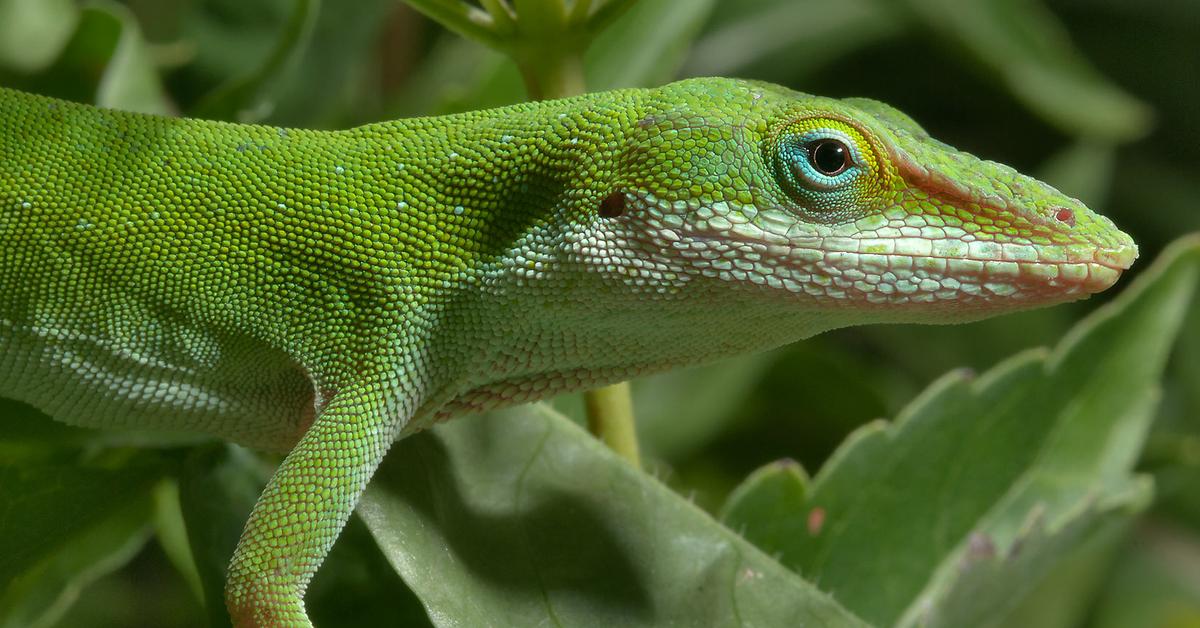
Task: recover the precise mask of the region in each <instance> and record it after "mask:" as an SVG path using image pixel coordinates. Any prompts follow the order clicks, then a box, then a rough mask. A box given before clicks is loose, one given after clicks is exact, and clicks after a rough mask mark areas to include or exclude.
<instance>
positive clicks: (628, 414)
mask: <svg viewBox="0 0 1200 628" xmlns="http://www.w3.org/2000/svg"><path fill="white" fill-rule="evenodd" d="M583 402H584V405H585V406H586V407H587V422H588V430H589V431H591V433H592V434H594V435H596V438H599V439H600V440H601V441H603V442H604V444H605V445H608V447H609V449H612V450H613V451H615V452H616V453H617V455H618V456H621V457H622V458H624V459H626V460H628V461H629V463H630V464H632V465H633V466H635V467H638V468H641V466H642V461H641V456H640V455H639V454H638V442H637V429H636V428H635V425H634V419H633V397H632V396H631V395H630V394H629V382H621V383H619V384H613V385H611V386H605V387H603V388H597V389H595V390H589V391H587V392H585V393H583Z"/></svg>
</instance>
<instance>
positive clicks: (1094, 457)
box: [729, 237, 1200, 624]
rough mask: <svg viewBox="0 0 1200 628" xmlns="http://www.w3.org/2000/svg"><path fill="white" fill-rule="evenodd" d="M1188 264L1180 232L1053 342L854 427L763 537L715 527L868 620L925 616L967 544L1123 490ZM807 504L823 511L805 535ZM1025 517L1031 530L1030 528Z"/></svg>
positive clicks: (1074, 520) (1185, 292)
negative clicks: (772, 555) (773, 555)
mask: <svg viewBox="0 0 1200 628" xmlns="http://www.w3.org/2000/svg"><path fill="white" fill-rule="evenodd" d="M1198 274H1200V241H1198V240H1197V238H1195V237H1192V238H1188V239H1185V240H1184V241H1183V242H1181V243H1180V244H1178V245H1177V246H1176V247H1174V248H1173V249H1171V251H1169V252H1168V253H1166V254H1164V257H1163V260H1162V261H1161V262H1160V263H1158V264H1156V265H1155V266H1154V268H1152V269H1151V270H1150V271H1148V272H1147V273H1146V274H1145V276H1144V277H1142V278H1141V279H1140V280H1139V281H1138V282H1137V283H1136V284H1135V285H1134V286H1132V287H1131V288H1130V289H1128V290H1127V291H1126V293H1125V294H1123V295H1121V297H1120V298H1119V299H1118V300H1117V301H1116V302H1115V303H1114V304H1112V305H1110V306H1107V307H1105V308H1103V309H1102V310H1100V311H1098V312H1097V313H1096V314H1094V315H1093V316H1091V317H1090V318H1089V319H1087V320H1086V321H1084V322H1083V323H1081V324H1080V325H1078V326H1077V327H1076V329H1075V330H1074V331H1073V332H1072V333H1071V334H1070V336H1069V337H1068V338H1067V339H1065V340H1064V341H1063V342H1062V343H1061V344H1060V346H1059V348H1058V349H1056V350H1055V352H1054V353H1052V354H1050V353H1044V352H1027V353H1024V354H1021V355H1018V356H1016V357H1014V358H1012V359H1010V360H1008V361H1006V362H1004V363H1002V364H1001V365H999V366H997V367H996V368H994V369H992V370H991V371H989V372H988V373H986V374H985V375H983V376H982V377H980V378H978V379H974V378H971V377H969V376H968V375H966V374H963V373H955V374H951V375H950V376H947V377H946V378H943V380H942V381H940V382H938V383H937V384H935V385H934V386H933V387H932V388H931V389H930V390H929V391H928V392H927V393H926V394H925V395H923V396H922V397H921V398H920V399H919V400H917V401H916V402H914V403H913V404H912V405H911V406H910V407H909V408H908V409H907V410H905V411H904V412H902V413H901V416H900V418H899V419H898V420H897V421H896V423H895V424H894V425H891V426H885V425H881V424H872V425H870V426H867V427H865V428H863V429H862V430H860V431H859V432H858V433H856V434H855V435H854V436H852V437H851V438H850V439H849V440H848V441H847V442H846V443H845V444H844V445H843V447H842V448H841V449H840V450H839V451H838V452H837V453H836V454H835V455H834V456H833V458H832V459H831V460H830V461H829V462H828V463H827V465H826V466H825V468H823V469H822V470H821V472H820V473H819V474H818V475H817V477H816V479H815V481H814V483H813V486H812V490H811V492H810V493H809V496H808V497H807V499H806V500H793V501H792V502H791V503H790V504H789V505H788V506H789V508H790V509H789V508H782V507H781V508H780V509H781V510H785V511H786V512H788V513H790V514H788V515H787V516H786V517H785V519H786V521H784V520H779V521H776V522H775V524H774V525H773V526H772V529H773V533H772V534H770V535H765V534H759V535H757V536H756V535H755V532H754V526H753V524H754V520H753V517H746V518H743V519H731V520H730V525H732V526H734V527H735V528H736V527H739V526H746V527H747V530H748V534H749V535H750V538H751V539H752V540H754V541H755V542H756V543H758V544H760V546H761V547H763V548H764V549H765V550H767V551H769V552H778V553H780V554H781V555H782V559H783V561H784V562H785V563H786V564H788V565H789V566H791V567H793V568H794V569H796V570H797V571H798V572H800V573H801V574H803V575H805V576H806V577H807V578H809V579H812V580H814V581H817V582H820V583H821V586H822V588H823V589H824V590H826V591H828V592H831V593H832V594H833V595H834V596H835V597H836V598H837V599H838V600H839V601H841V602H842V603H843V604H845V605H846V606H847V607H848V608H850V609H852V610H854V611H856V612H857V613H859V614H860V615H861V616H863V617H864V618H866V619H868V620H870V621H873V622H876V623H881V624H889V623H894V622H896V621H898V620H900V619H901V618H903V617H907V618H908V619H917V618H920V617H924V616H926V614H927V613H928V612H929V610H930V609H932V608H935V607H936V605H937V604H938V603H939V601H940V600H942V599H944V598H946V597H947V596H950V595H952V593H951V592H952V591H953V590H954V589H955V587H956V586H959V585H960V584H961V580H960V576H961V570H960V569H959V566H960V564H961V561H962V560H963V557H964V556H968V555H969V554H970V552H972V551H974V550H973V549H972V545H973V544H975V545H978V544H979V543H982V544H983V545H984V546H985V547H990V548H992V549H991V550H989V551H991V552H994V553H995V554H996V555H999V556H1004V555H1006V553H1007V552H1009V551H1010V550H1011V548H1012V547H1014V545H1016V544H1017V543H1018V542H1019V541H1022V540H1027V539H1028V538H1030V535H1031V534H1034V532H1036V533H1037V534H1038V535H1042V536H1047V537H1052V538H1053V537H1055V535H1058V534H1060V533H1065V531H1066V530H1068V529H1069V527H1070V526H1072V525H1090V524H1088V521H1089V520H1090V519H1091V518H1092V516H1093V514H1094V513H1097V512H1100V513H1102V512H1104V511H1103V510H1100V511H1094V510H1088V509H1087V508H1084V505H1086V504H1089V503H1095V502H1096V500H1099V503H1109V501H1108V500H1112V499H1115V496H1116V495H1120V494H1123V493H1124V492H1125V491H1127V490H1128V486H1129V484H1128V483H1129V481H1130V476H1129V470H1130V468H1131V467H1132V465H1133V463H1134V460H1135V458H1136V456H1137V454H1138V453H1139V452H1140V450H1141V446H1142V441H1143V439H1144V435H1145V431H1146V429H1147V428H1148V426H1149V424H1150V419H1151V416H1152V412H1151V410H1152V409H1153V407H1154V404H1155V401H1156V398H1157V382H1158V378H1159V377H1160V375H1161V372H1162V368H1163V364H1164V362H1165V360H1166V357H1167V355H1168V352H1169V349H1170V346H1171V343H1172V341H1173V340H1174V337H1175V334H1176V332H1177V331H1178V329H1179V325H1180V323H1181V320H1182V318H1183V316H1184V313H1185V312H1186V310H1187V307H1188V304H1189V303H1190V300H1191V297H1192V293H1193V291H1194V289H1195V286H1196V280H1197V275H1198ZM935 461H936V464H934V462H935ZM738 495H739V496H740V499H742V500H745V499H748V498H750V497H752V494H748V493H747V492H746V491H741V492H739V493H738ZM1135 501H1136V500H1135ZM739 510H741V511H743V512H744V511H745V509H741V508H739V506H738V505H737V504H733V505H731V506H730V507H729V511H730V512H738V511H739ZM814 512H818V513H819V517H820V518H821V519H822V520H823V522H824V523H823V525H822V526H820V527H819V528H817V529H816V530H815V531H814V530H813V528H812V527H811V525H810V521H811V518H812V517H813V516H814V514H813V513H814ZM1034 512H1040V513H1041V514H1040V515H1038V520H1039V521H1040V523H1039V526H1043V527H1044V529H1042V528H1039V527H1034V528H1030V527H1029V522H1030V517H1031V513H1034ZM1089 513H1093V514H1089ZM789 529H790V531H789ZM881 548H886V551H881ZM1042 564H1043V565H1044V564H1045V563H1042ZM1038 569H1042V567H1038V568H1037V569H1032V568H1031V569H1030V570H1029V571H1027V572H1025V573H1024V577H1025V579H1026V580H1034V579H1036V578H1037V577H1039V575H1040V572H1039V571H1038ZM1013 593H1019V592H1014V591H1011V590H1008V589H1005V588H1004V587H1002V586H998V587H996V588H995V589H994V590H993V591H992V594H994V595H1011V594H1013ZM975 602H976V606H978V607H986V605H987V604H986V600H981V599H976V600H975ZM906 613H907V615H906Z"/></svg>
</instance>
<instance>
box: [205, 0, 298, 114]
mask: <svg viewBox="0 0 1200 628" xmlns="http://www.w3.org/2000/svg"><path fill="white" fill-rule="evenodd" d="M320 6H321V4H320V0H292V11H291V14H290V15H289V16H288V20H287V23H286V24H284V26H283V28H282V32H281V33H280V35H279V37H278V39H277V41H276V42H275V46H274V47H273V48H272V50H271V51H270V53H269V54H268V55H266V56H265V57H264V58H263V59H262V60H261V61H260V62H259V64H258V65H257V67H255V68H254V69H253V71H251V72H249V73H240V74H238V75H236V77H235V78H233V79H231V80H229V81H227V82H225V83H224V84H223V85H221V86H220V87H218V88H217V89H216V90H214V91H213V92H211V93H210V94H209V95H208V96H206V97H205V98H204V99H203V100H201V101H200V103H199V104H198V105H197V106H196V107H195V109H193V110H192V112H191V115H193V116H196V117H200V118H208V119H212V120H233V121H237V122H258V121H260V120H262V119H264V118H266V117H267V116H268V115H270V114H271V112H272V111H273V110H274V109H275V106H276V105H275V98H274V97H273V95H272V91H273V90H272V88H273V86H275V85H277V84H279V83H280V82H282V79H283V78H285V77H286V76H287V74H288V73H289V72H290V71H291V70H292V69H293V68H294V67H295V66H296V64H297V63H298V61H299V59H300V57H301V55H303V54H304V52H305V51H306V50H307V48H308V43H309V40H310V39H311V38H312V34H313V25H314V24H315V23H316V16H317V13H318V11H319V9H320Z"/></svg>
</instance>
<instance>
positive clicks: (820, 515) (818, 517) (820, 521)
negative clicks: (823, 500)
mask: <svg viewBox="0 0 1200 628" xmlns="http://www.w3.org/2000/svg"><path fill="white" fill-rule="evenodd" d="M823 527H825V509H824V508H820V507H817V508H813V509H812V510H810V511H808V533H809V534H811V535H813V536H816V535H818V534H820V533H821V528H823Z"/></svg>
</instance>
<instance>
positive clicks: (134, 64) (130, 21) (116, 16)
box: [0, 0, 173, 115]
mask: <svg viewBox="0 0 1200 628" xmlns="http://www.w3.org/2000/svg"><path fill="white" fill-rule="evenodd" d="M0 1H3V0H0ZM76 11H77V15H75V17H74V19H72V20H71V21H70V23H71V24H73V25H75V26H76V27H75V28H74V30H73V32H72V33H71V34H70V37H69V39H68V40H67V41H66V42H65V45H63V46H60V47H59V48H60V49H56V51H55V53H56V57H55V58H54V62H53V63H52V64H50V65H48V66H46V67H39V68H38V72H37V73H36V74H31V75H17V76H15V77H12V78H11V80H9V81H8V82H10V83H11V84H12V86H14V87H17V88H20V89H26V90H29V91H34V92H38V93H42V94H46V95H50V96H56V97H59V98H64V99H67V100H74V101H77V102H86V103H94V104H97V105H100V106H102V107H112V108H117V109H124V110H127V111H139V112H143V113H157V114H163V115H166V114H170V113H171V112H172V110H173V107H172V106H171V103H170V101H169V100H168V99H167V96H166V93H165V91H164V90H163V88H162V84H161V82H160V81H159V77H158V68H157V66H156V65H155V63H154V60H153V56H152V54H151V52H150V50H149V47H148V45H147V44H146V41H145V39H144V38H143V37H142V33H141V30H140V29H139V28H138V25H137V20H136V19H134V17H133V14H132V13H130V12H129V10H128V9H127V8H125V7H124V6H122V5H120V4H116V3H115V2H110V1H106V0H91V1H90V2H87V3H84V4H83V5H82V8H80V9H77V10H76Z"/></svg>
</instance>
